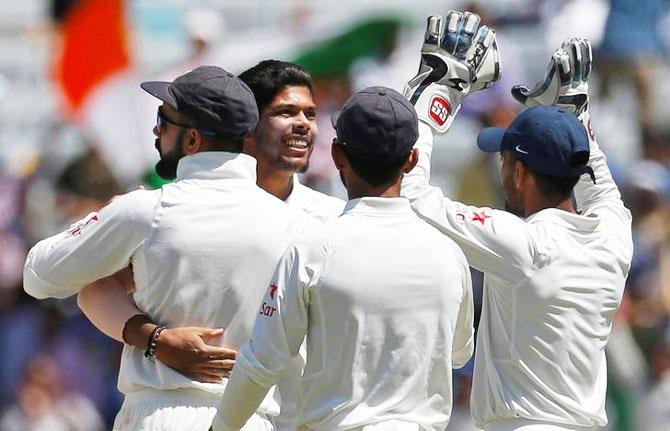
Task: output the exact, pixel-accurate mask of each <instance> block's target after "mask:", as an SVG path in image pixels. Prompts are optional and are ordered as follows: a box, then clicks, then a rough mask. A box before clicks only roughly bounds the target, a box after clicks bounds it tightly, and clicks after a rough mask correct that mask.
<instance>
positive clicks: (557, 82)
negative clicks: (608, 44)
mask: <svg viewBox="0 0 670 431" xmlns="http://www.w3.org/2000/svg"><path fill="white" fill-rule="evenodd" d="M592 61H593V57H592V54H591V44H590V43H589V41H588V40H587V39H577V38H571V39H568V40H566V41H564V42H563V44H562V45H561V47H560V48H559V49H557V50H556V51H555V52H554V53H553V55H552V56H551V60H550V61H549V65H548V66H547V71H546V72H545V74H544V78H542V79H541V80H540V81H538V82H537V84H535V87H533V88H532V89H529V88H528V87H525V86H523V85H515V86H514V87H512V96H514V98H515V99H516V100H518V101H519V102H521V103H523V104H524V105H526V106H527V107H531V106H537V105H546V106H549V105H556V106H561V107H563V108H565V109H567V110H569V111H571V112H574V113H575V115H577V116H581V115H582V114H583V113H585V111H586V110H587V109H588V102H589V95H588V90H589V83H588V80H589V73H590V72H591V63H592Z"/></svg>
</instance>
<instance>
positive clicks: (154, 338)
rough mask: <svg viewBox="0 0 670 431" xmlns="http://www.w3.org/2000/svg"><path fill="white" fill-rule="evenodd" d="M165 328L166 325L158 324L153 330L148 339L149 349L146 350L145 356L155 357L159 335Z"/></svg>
mask: <svg viewBox="0 0 670 431" xmlns="http://www.w3.org/2000/svg"><path fill="white" fill-rule="evenodd" d="M164 329H165V326H162V325H161V326H156V327H155V328H154V330H153V331H151V336H150V337H149V340H148V341H147V350H145V351H144V357H145V358H153V357H154V356H155V355H156V346H157V345H158V337H160V336H161V332H163V330H164Z"/></svg>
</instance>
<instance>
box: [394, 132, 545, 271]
mask: <svg viewBox="0 0 670 431" xmlns="http://www.w3.org/2000/svg"><path fill="white" fill-rule="evenodd" d="M415 148H417V149H418V150H419V161H418V163H417V166H416V167H415V168H414V169H412V171H411V172H409V173H408V174H406V175H405V176H404V177H403V181H402V195H403V196H405V197H406V198H408V199H409V200H410V202H411V204H412V208H413V209H414V211H416V213H417V214H418V215H419V216H420V217H421V218H423V219H424V220H426V221H427V222H429V223H430V224H432V225H433V226H435V227H436V228H437V229H439V230H440V231H441V232H443V233H444V234H446V235H448V236H449V237H450V238H452V239H453V240H454V241H455V242H456V243H457V244H458V245H459V246H460V247H461V249H462V250H463V252H464V253H465V256H466V257H467V259H468V262H469V263H470V265H471V266H472V267H473V268H476V269H478V270H480V271H482V272H486V273H487V274H492V275H494V276H496V277H498V278H501V279H503V280H507V281H509V282H510V283H512V284H514V283H516V282H517V281H519V280H521V279H523V278H525V277H527V276H528V271H529V269H531V268H532V266H533V262H534V259H535V254H536V251H535V244H534V241H533V240H532V238H531V235H530V234H529V227H528V225H527V224H526V223H525V221H524V220H523V219H522V218H520V217H517V216H515V215H514V214H511V213H508V212H506V211H500V210H494V209H491V208H486V207H475V206H469V205H465V204H462V203H460V202H456V201H452V200H450V199H449V198H447V197H446V196H444V194H443V193H442V190H441V189H440V188H438V187H435V186H431V185H430V184H429V180H430V158H431V154H432V149H433V135H432V131H431V129H430V127H429V126H428V125H426V124H423V123H422V122H419V139H418V140H417V142H416V144H415Z"/></svg>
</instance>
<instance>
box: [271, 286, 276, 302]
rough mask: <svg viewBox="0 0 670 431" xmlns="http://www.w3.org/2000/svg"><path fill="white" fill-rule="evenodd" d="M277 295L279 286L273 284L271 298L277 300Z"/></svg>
mask: <svg viewBox="0 0 670 431" xmlns="http://www.w3.org/2000/svg"><path fill="white" fill-rule="evenodd" d="M276 294H277V285H276V284H274V283H272V284H271V285H270V298H271V299H275V295H276Z"/></svg>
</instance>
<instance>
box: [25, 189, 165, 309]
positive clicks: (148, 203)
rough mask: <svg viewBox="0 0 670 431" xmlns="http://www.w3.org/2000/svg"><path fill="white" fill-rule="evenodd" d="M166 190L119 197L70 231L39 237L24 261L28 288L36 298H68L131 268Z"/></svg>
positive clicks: (148, 232) (27, 290)
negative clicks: (94, 283)
mask: <svg viewBox="0 0 670 431" xmlns="http://www.w3.org/2000/svg"><path fill="white" fill-rule="evenodd" d="M159 193H160V190H154V191H146V190H138V191H134V192H131V193H128V194H125V195H122V196H119V197H118V198H116V199H114V200H113V201H112V202H110V203H109V204H108V205H107V206H105V207H104V208H102V209H101V210H100V211H99V212H94V213H90V214H89V215H87V216H86V217H84V218H83V219H81V220H79V221H78V222H76V223H74V224H72V225H71V226H70V227H69V228H68V229H67V230H65V231H63V232H61V233H59V234H56V235H54V236H52V237H49V238H46V239H44V240H42V241H40V242H38V243H37V244H36V245H35V246H34V247H33V248H32V249H31V250H30V252H29V253H28V257H27V258H26V262H25V265H24V271H23V273H24V282H23V283H24V284H23V286H24V289H25V291H26V292H27V293H28V294H29V295H31V296H34V297H36V298H39V299H42V298H47V297H54V298H65V297H67V296H70V295H72V294H75V293H77V292H78V291H79V290H81V289H82V288H83V287H84V286H86V285H87V284H90V283H92V282H94V281H96V280H99V279H101V278H104V277H107V276H109V275H112V274H114V273H116V272H117V271H119V270H121V269H123V268H125V267H127V266H128V264H129V263H130V258H131V256H132V254H133V253H134V252H135V250H137V248H138V247H139V246H140V245H141V243H142V242H143V241H144V240H145V239H146V238H147V237H148V235H149V234H150V232H151V225H152V221H153V220H152V214H153V208H154V207H155V205H156V202H157V201H158V197H159V196H160V195H159Z"/></svg>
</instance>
